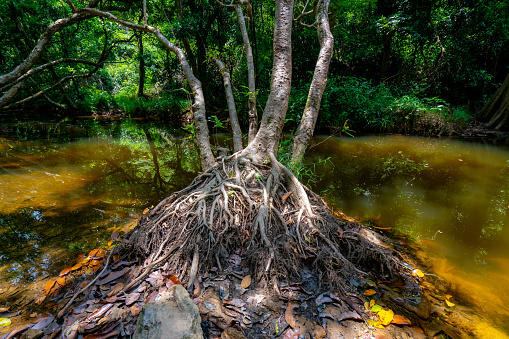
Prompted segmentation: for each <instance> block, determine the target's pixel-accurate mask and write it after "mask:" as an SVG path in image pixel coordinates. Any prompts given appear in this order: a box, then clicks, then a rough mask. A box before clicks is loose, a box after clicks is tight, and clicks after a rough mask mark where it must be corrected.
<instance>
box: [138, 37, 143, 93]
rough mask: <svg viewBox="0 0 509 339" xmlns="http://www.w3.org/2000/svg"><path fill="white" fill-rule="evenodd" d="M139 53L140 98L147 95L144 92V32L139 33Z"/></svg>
mask: <svg viewBox="0 0 509 339" xmlns="http://www.w3.org/2000/svg"><path fill="white" fill-rule="evenodd" d="M138 54H139V60H140V63H139V77H140V79H139V81H138V98H140V97H145V93H144V92H143V90H144V87H145V58H144V57H143V33H142V32H139V33H138Z"/></svg>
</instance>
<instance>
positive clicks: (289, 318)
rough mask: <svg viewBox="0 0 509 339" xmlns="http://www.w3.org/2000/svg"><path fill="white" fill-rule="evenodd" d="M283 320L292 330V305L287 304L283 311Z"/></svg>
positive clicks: (293, 318)
mask: <svg viewBox="0 0 509 339" xmlns="http://www.w3.org/2000/svg"><path fill="white" fill-rule="evenodd" d="M285 320H286V322H287V323H288V325H290V326H291V327H292V328H295V316H294V315H293V305H292V303H288V306H287V307H286V311H285Z"/></svg>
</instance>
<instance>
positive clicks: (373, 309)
mask: <svg viewBox="0 0 509 339" xmlns="http://www.w3.org/2000/svg"><path fill="white" fill-rule="evenodd" d="M381 310H382V306H380V305H373V307H371V312H373V313H376V312H379V311H381Z"/></svg>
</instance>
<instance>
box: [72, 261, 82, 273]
mask: <svg viewBox="0 0 509 339" xmlns="http://www.w3.org/2000/svg"><path fill="white" fill-rule="evenodd" d="M82 266H83V263H82V262H79V263H77V264H76V265H74V266H73V267H71V271H76V270H79V269H80V268H81V267H82Z"/></svg>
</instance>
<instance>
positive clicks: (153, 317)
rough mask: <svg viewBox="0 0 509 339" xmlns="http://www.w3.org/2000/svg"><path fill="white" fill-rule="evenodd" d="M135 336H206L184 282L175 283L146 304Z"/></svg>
mask: <svg viewBox="0 0 509 339" xmlns="http://www.w3.org/2000/svg"><path fill="white" fill-rule="evenodd" d="M133 338H134V339H160V338H164V339H203V331H202V329H201V318H200V313H199V312H198V306H196V304H195V303H194V302H193V301H192V300H191V298H190V297H189V294H188V293H187V291H186V290H185V289H184V288H183V287H182V286H181V285H173V286H172V287H170V289H169V290H168V291H167V292H165V293H164V294H162V295H161V298H159V299H158V300H156V301H153V302H150V303H148V304H146V305H145V306H143V310H142V311H141V313H140V316H139V317H138V321H137V323H136V331H135V332H134V336H133Z"/></svg>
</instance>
